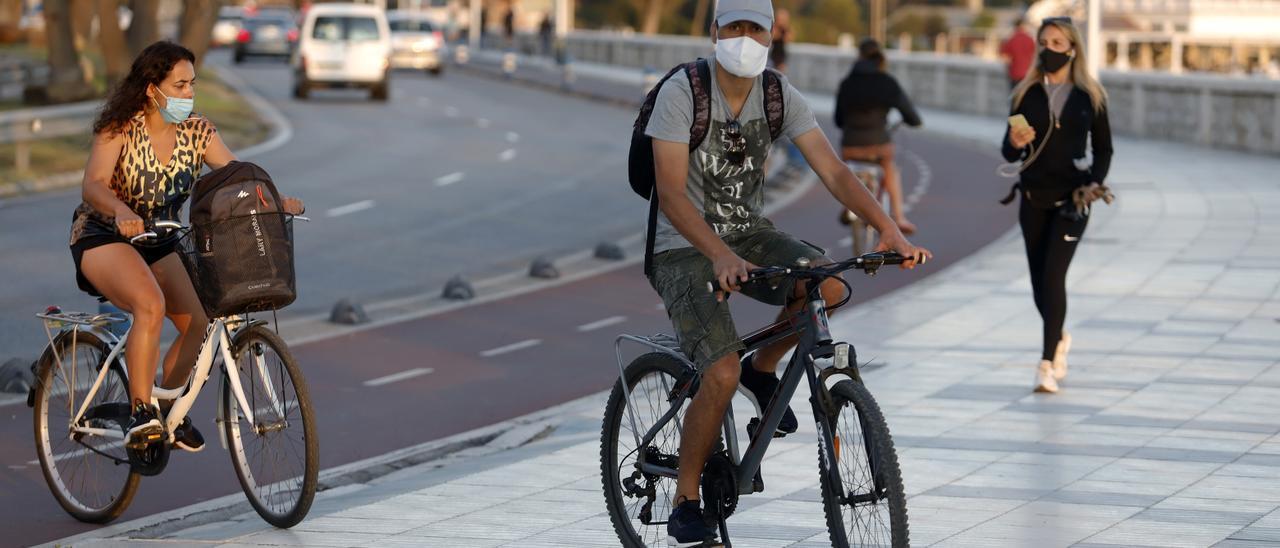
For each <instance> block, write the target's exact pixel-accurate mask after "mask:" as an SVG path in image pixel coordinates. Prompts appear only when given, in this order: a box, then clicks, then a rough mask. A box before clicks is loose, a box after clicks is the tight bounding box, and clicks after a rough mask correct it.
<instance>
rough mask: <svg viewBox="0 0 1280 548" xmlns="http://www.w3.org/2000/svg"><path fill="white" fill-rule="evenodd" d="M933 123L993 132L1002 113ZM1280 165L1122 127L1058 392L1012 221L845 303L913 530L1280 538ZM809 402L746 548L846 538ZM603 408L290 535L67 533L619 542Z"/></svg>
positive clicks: (401, 485) (738, 536)
mask: <svg viewBox="0 0 1280 548" xmlns="http://www.w3.org/2000/svg"><path fill="white" fill-rule="evenodd" d="M818 102H819V103H820V102H821V101H818ZM925 120H926V123H927V126H928V128H929V130H931V131H937V132H942V133H947V134H951V135H955V136H957V138H962V139H971V140H975V142H976V143H984V144H983V145H982V146H991V147H994V146H995V143H996V141H997V140H998V139H999V135H1000V131H1001V129H1000V125H999V124H1000V122H999V121H998V120H991V119H981V118H975V117H970V116H960V115H950V114H945V113H939V112H926V113H925ZM1278 170H1280V159H1276V158H1269V157H1261V156H1251V155H1245V154H1237V153H1231V152H1223V151H1211V150H1207V149H1200V148H1195V147H1189V146H1184V145H1177V144H1169V143H1154V142H1141V141H1133V140H1126V139H1120V140H1118V142H1117V143H1116V158H1115V162H1114V165H1113V167H1112V175H1111V178H1110V179H1111V183H1112V185H1113V186H1114V188H1115V189H1116V192H1117V194H1118V196H1119V200H1118V202H1117V203H1116V204H1114V205H1112V206H1110V207H1102V206H1100V207H1098V208H1097V209H1096V210H1095V215H1094V218H1093V219H1092V222H1091V225H1090V227H1089V229H1088V231H1087V232H1086V234H1085V239H1084V240H1083V244H1082V246H1081V247H1080V250H1079V253H1078V254H1077V258H1076V261H1075V263H1074V265H1073V267H1072V271H1071V276H1070V292H1071V301H1070V305H1071V311H1070V315H1069V318H1068V325H1069V328H1070V329H1071V331H1072V333H1073V335H1074V338H1075V346H1074V349H1073V351H1072V354H1071V372H1070V376H1069V377H1068V378H1067V379H1066V380H1065V381H1064V382H1063V390H1062V392H1061V393H1059V394H1056V395H1040V394H1032V393H1031V391H1030V389H1031V383H1032V374H1033V370H1034V366H1035V365H1036V363H1037V361H1038V353H1039V346H1040V343H1039V337H1040V319H1039V317H1038V315H1037V314H1036V311H1035V308H1034V306H1033V304H1032V302H1031V295H1030V286H1029V283H1028V280H1027V276H1026V264H1025V258H1024V256H1023V251H1022V247H1021V245H1022V244H1021V241H1020V237H1019V235H1018V234H1017V233H1016V232H1014V233H1010V234H1008V235H1006V236H1005V237H1003V238H1001V239H999V240H998V241H996V242H994V243H992V244H991V245H990V246H988V247H987V248H986V249H984V250H983V251H981V252H979V253H977V254H975V255H973V256H971V257H969V258H967V259H966V260H964V261H961V262H959V263H957V264H952V265H939V268H945V269H944V270H943V271H942V272H941V273H940V274H938V275H935V276H932V277H930V278H928V279H927V280H923V281H922V282H920V283H917V284H913V285H912V286H909V287H908V288H906V289H904V290H902V291H899V292H897V293H893V294H889V295H885V296H883V297H881V298H880V299H878V300H876V301H872V302H870V303H867V304H865V305H862V306H860V307H858V308H856V309H854V310H853V311H851V312H849V313H847V314H845V315H843V316H837V317H836V318H835V319H834V321H833V326H832V327H833V331H834V332H835V333H836V334H837V335H838V336H840V337H842V338H848V339H850V340H851V341H853V342H854V343H855V344H856V345H857V346H858V350H859V356H860V357H861V358H862V359H863V360H867V359H871V360H873V361H874V362H876V363H879V364H884V366H883V367H877V368H874V369H873V370H871V371H870V372H869V373H868V374H867V375H866V380H867V384H868V386H869V387H870V389H871V391H872V392H873V393H874V394H875V395H876V397H877V398H878V399H879V401H880V403H881V405H882V406H883V407H884V410H885V414H886V416H887V419H888V421H889V426H890V428H891V430H892V432H893V434H894V438H895V441H896V443H897V446H898V451H899V455H900V459H901V461H902V467H903V472H904V475H905V480H906V487H907V492H908V495H909V496H910V499H909V500H908V508H909V514H910V523H911V533H912V541H913V544H914V545H918V546H925V545H939V546H984V547H986V546H1035V547H1047V546H1087V547H1096V546H1214V545H1217V546H1242V547H1244V546H1247V547H1260V546H1271V545H1280V435H1278V433H1280V425H1278V424H1277V417H1278V416H1280V413H1278V412H1280V357H1278V355H1280V324H1278V323H1277V321H1278V320H1277V319H1278V318H1280V288H1278V283H1280V179H1277V177H1276V175H1275V174H1276V173H1277V171H1278ZM938 178H939V179H940V181H939V183H938V184H963V185H970V186H972V188H973V189H974V192H980V193H986V194H989V195H991V197H992V199H993V200H994V199H996V198H998V197H999V196H1001V195H1003V193H1004V191H1005V190H1006V188H1007V187H1006V186H1005V184H1004V183H1003V182H1001V181H999V180H997V179H996V178H995V176H994V174H993V176H992V179H991V180H984V181H946V180H945V174H939V176H938ZM1008 214H1009V215H1011V216H1012V215H1015V214H1016V212H1015V209H1014V208H1013V207H1010V208H1009V209H1008ZM932 266H933V265H930V267H932ZM881 275H882V276H897V275H912V274H909V273H899V272H887V271H886V272H883V273H882V274H881ZM855 282H856V278H855ZM855 289H856V285H855ZM609 342H610V341H608V340H605V339H602V340H601V344H608V343H609ZM801 390H802V391H803V390H804V389H803V388H802V389H801ZM806 397H807V395H805V394H800V395H798V396H797V398H796V400H795V401H796V402H797V403H798V405H796V407H795V409H796V411H797V412H799V414H801V415H802V417H801V425H802V427H801V431H800V433H798V434H796V435H793V436H789V437H787V438H785V439H782V440H777V443H775V444H774V445H773V448H772V449H771V454H770V455H769V458H768V459H766V461H765V465H764V474H765V483H766V491H765V492H764V493H761V494H757V495H753V496H749V497H745V498H743V499H742V504H741V505H740V509H739V512H738V514H736V515H735V516H734V517H733V518H731V520H730V527H731V530H732V532H733V534H734V537H733V540H734V544H735V546H740V547H775V546H814V547H816V546H828V545H829V542H828V541H827V537H826V531H825V525H824V520H823V514H822V508H821V505H820V499H819V491H818V482H817V471H816V466H815V464H816V462H815V461H816V446H815V443H814V441H815V439H816V438H815V435H814V429H813V426H812V421H811V420H806V419H807V418H808V417H807V412H808V409H807V406H806V405H803V403H802V402H803V399H804V398H806ZM736 405H739V406H740V407H739V412H740V413H746V412H747V410H746V409H745V408H744V407H741V406H742V405H743V402H741V401H739V402H737V404H736ZM603 407H604V401H603V395H598V396H595V397H592V398H587V399H584V400H580V401H578V402H574V403H571V404H569V405H567V406H564V407H563V408H562V412H561V413H559V414H558V415H557V416H556V417H555V418H554V419H553V420H550V421H549V422H547V423H545V425H546V426H545V429H544V430H542V431H540V432H539V435H537V436H532V437H531V438H530V439H532V440H534V441H531V442H529V443H526V444H523V445H521V446H519V447H517V448H514V449H510V450H507V451H499V452H490V453H488V454H484V455H480V456H469V455H467V454H465V452H463V453H459V454H456V455H455V456H453V457H450V458H449V459H446V460H445V461H443V462H433V463H427V464H423V465H420V466H418V467H413V468H406V469H404V470H401V471H399V472H396V473H394V474H391V475H388V476H384V477H382V478H380V479H378V480H375V481H371V482H368V483H363V484H353V485H349V486H346V487H342V488H338V489H333V490H330V491H326V492H323V493H321V495H320V496H319V497H318V499H317V504H316V507H315V508H314V509H313V511H312V514H311V517H310V518H309V519H308V520H307V521H305V522H303V523H302V524H300V525H298V526H297V527H295V528H294V529H292V530H289V531H281V530H273V529H270V528H269V527H268V526H266V525H265V524H264V523H263V522H262V521H261V520H259V519H258V518H257V517H256V515H254V514H252V512H248V513H245V514H242V515H239V516H237V517H235V518H233V519H230V520H227V521H223V522H218V523H214V524H209V525H203V526H199V527H195V528H191V529H181V524H180V523H178V524H174V523H168V524H160V525H157V524H156V523H155V522H154V521H152V522H136V523H134V524H128V523H126V524H121V525H120V526H118V527H113V528H112V529H111V531H114V532H113V533H111V534H114V535H117V536H115V537H113V538H108V539H90V538H80V539H75V541H74V542H72V543H71V544H74V545H79V546H113V545H132V544H134V543H136V542H137V541H138V540H140V539H157V538H159V539H161V540H160V541H161V542H172V543H175V544H184V545H185V544H194V543H200V544H209V545H227V546H264V545H289V546H294V545H297V546H301V545H308V546H442V547H468V546H477V547H479V546H520V547H539V546H548V547H549V546H556V547H563V546H601V547H604V546H617V545H618V542H617V539H616V537H615V536H614V534H613V532H612V528H611V526H610V524H609V519H608V516H607V515H606V514H605V512H604V502H603V498H602V496H601V487H600V477H599V456H598V451H599V445H598V444H599V442H598V438H599V426H600V417H601V415H602V412H603ZM142 525H151V526H154V527H152V528H151V529H139V528H138V526H142ZM62 544H64V545H65V544H67V542H66V541H63V542H62Z"/></svg>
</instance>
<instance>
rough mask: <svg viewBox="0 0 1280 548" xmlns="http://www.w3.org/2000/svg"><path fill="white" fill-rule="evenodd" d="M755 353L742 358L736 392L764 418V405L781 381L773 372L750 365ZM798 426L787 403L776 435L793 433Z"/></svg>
mask: <svg viewBox="0 0 1280 548" xmlns="http://www.w3.org/2000/svg"><path fill="white" fill-rule="evenodd" d="M755 357H756V355H755V354H750V355H748V356H747V357H746V358H743V359H742V373H741V375H740V376H739V377H738V392H741V393H742V395H744V396H746V397H747V399H748V400H751V404H752V405H754V406H756V416H757V417H760V418H764V406H765V405H766V404H768V403H769V400H770V399H772V398H773V393H774V392H777V391H778V386H779V385H780V384H782V383H780V382H778V377H776V376H774V375H773V373H761V372H759V371H756V368H755V367H752V362H754V361H755ZM798 428H800V421H799V420H797V419H796V414H795V413H794V412H792V411H791V406H790V405H787V412H786V413H783V414H782V422H780V423H778V435H779V436H785V435H787V434H794V433H795V431H796V429H798Z"/></svg>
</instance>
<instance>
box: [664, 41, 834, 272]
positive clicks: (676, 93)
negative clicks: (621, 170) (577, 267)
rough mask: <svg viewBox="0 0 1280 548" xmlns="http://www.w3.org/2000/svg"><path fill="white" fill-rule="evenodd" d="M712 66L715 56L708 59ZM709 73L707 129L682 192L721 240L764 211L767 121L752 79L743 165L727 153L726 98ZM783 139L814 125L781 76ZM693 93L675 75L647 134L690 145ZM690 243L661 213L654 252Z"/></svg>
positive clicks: (760, 81)
mask: <svg viewBox="0 0 1280 548" xmlns="http://www.w3.org/2000/svg"><path fill="white" fill-rule="evenodd" d="M710 61H711V62H713V63H714V62H715V59H714V58H711V59H710ZM712 67H713V70H712V71H711V127H710V129H709V130H708V131H707V136H706V138H705V139H703V140H702V144H701V145H699V146H698V149H697V150H696V151H694V153H692V154H690V155H689V177H688V179H687V180H686V192H687V194H688V196H689V200H690V201H692V202H693V205H694V207H696V208H697V209H698V211H700V212H701V213H702V215H703V218H704V219H705V220H706V221H707V224H708V225H710V226H711V228H712V230H715V231H716V234H718V235H719V236H720V237H721V238H724V237H725V236H726V235H728V234H730V233H733V232H740V231H744V230H747V229H749V228H751V227H753V226H755V225H756V223H758V222H759V221H760V219H761V218H762V217H761V211H763V209H764V161H765V158H767V157H768V156H769V148H770V147H769V144H770V140H769V121H768V119H766V118H765V114H764V76H759V77H756V81H755V84H754V85H752V87H751V93H750V95H749V96H748V97H747V102H746V104H745V105H744V106H743V107H742V112H741V113H739V115H738V124H739V126H740V127H741V131H742V136H743V137H744V138H745V139H746V154H745V158H744V161H743V162H742V165H741V166H738V165H736V164H734V163H732V162H731V161H730V160H729V159H728V158H726V154H725V144H726V140H727V137H726V135H725V127H726V124H727V123H728V121H729V120H730V119H732V116H730V113H729V111H728V108H727V107H726V101H725V98H724V94H723V93H722V92H721V91H720V86H719V84H718V83H717V82H716V76H715V74H716V71H715V70H714V67H715V65H712ZM782 104H783V113H784V114H783V116H784V119H783V123H782V136H783V137H786V138H788V139H794V138H796V137H799V136H801V135H803V134H805V133H807V132H808V131H809V130H812V129H813V128H816V127H818V121H817V120H815V119H814V117H813V111H812V110H810V108H809V103H808V101H806V100H805V99H804V97H803V96H801V95H800V92H799V91H796V89H795V88H794V87H792V86H791V83H790V82H788V81H787V80H786V79H785V78H783V80H782ZM693 110H694V109H693V94H692V93H691V91H690V89H689V77H688V76H686V75H685V74H684V72H683V71H680V72H677V73H676V74H675V75H674V76H672V77H671V79H670V80H667V82H666V83H665V84H663V86H662V89H661V90H659V91H658V99H657V102H656V103H655V104H654V107H653V114H652V115H651V116H650V118H649V125H648V127H647V129H646V130H645V134H647V135H648V136H650V137H652V138H654V139H660V140H663V141H672V142H676V143H685V144H688V143H689V127H690V126H692V125H693ZM690 245H691V244H690V243H689V241H688V240H686V239H685V238H684V236H682V235H680V233H679V232H678V231H677V230H676V228H675V226H673V225H672V224H671V221H670V220H668V219H667V216H666V215H665V214H663V213H662V212H661V211H659V212H658V222H657V232H656V234H655V237H654V245H653V252H654V253H659V252H662V251H667V250H671V249H680V248H685V247H690Z"/></svg>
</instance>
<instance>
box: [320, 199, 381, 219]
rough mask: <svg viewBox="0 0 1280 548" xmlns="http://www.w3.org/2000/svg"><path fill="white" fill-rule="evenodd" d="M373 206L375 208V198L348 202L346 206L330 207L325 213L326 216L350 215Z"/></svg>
mask: <svg viewBox="0 0 1280 548" xmlns="http://www.w3.org/2000/svg"><path fill="white" fill-rule="evenodd" d="M372 208H373V200H361V201H359V202H356V203H353V204H347V205H344V206H338V207H335V208H333V209H330V210H329V211H326V212H324V214H325V216H326V217H341V216H343V215H350V214H352V213H355V212H357V211H364V210H366V209H372Z"/></svg>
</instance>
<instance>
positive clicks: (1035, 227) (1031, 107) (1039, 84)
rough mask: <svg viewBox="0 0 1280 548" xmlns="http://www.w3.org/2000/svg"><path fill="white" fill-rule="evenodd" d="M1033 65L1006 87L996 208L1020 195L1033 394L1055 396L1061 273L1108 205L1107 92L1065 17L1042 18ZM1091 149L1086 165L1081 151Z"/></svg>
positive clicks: (1061, 372) (1067, 345)
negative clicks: (1014, 168) (1009, 173)
mask: <svg viewBox="0 0 1280 548" xmlns="http://www.w3.org/2000/svg"><path fill="white" fill-rule="evenodd" d="M1038 34H1039V36H1038V39H1039V42H1040V54H1039V63H1037V65H1036V66H1035V67H1034V68H1032V69H1031V71H1030V72H1029V73H1028V74H1027V76H1026V78H1025V79H1023V81H1022V83H1020V84H1018V87H1017V88H1015V89H1014V90H1013V104H1012V108H1011V109H1010V114H1012V115H1013V116H1012V117H1010V120H1009V129H1008V130H1007V131H1006V132H1005V138H1004V147H1003V152H1004V158H1005V159H1006V160H1008V161H1010V162H1021V163H1022V168H1021V174H1020V176H1019V181H1018V183H1017V184H1016V185H1014V188H1013V190H1012V191H1011V192H1010V194H1009V196H1006V197H1005V199H1004V200H1002V202H1003V203H1009V202H1012V201H1013V199H1014V193H1015V192H1016V193H1018V194H1021V195H1022V200H1021V204H1020V205H1019V208H1018V224H1019V226H1021V227H1022V240H1023V243H1024V244H1025V245H1026V251H1027V265H1028V267H1029V270H1030V272H1031V291H1032V296H1033V297H1034V299H1035V303H1036V309H1037V310H1039V311H1040V317H1041V318H1042V319H1043V320H1044V345H1043V347H1042V348H1041V354H1040V364H1039V366H1038V368H1037V369H1036V377H1035V387H1034V389H1035V391H1036V392H1049V393H1053V392H1057V391H1058V381H1060V380H1062V379H1063V378H1064V377H1066V376H1067V351H1068V350H1070V349H1071V335H1069V334H1068V333H1067V332H1066V331H1065V330H1064V329H1063V326H1064V324H1065V323H1066V318H1067V268H1068V267H1070V266H1071V258H1072V257H1073V256H1074V255H1075V252H1076V246H1078V245H1080V238H1081V237H1083V236H1084V229H1085V226H1087V225H1088V224H1089V204H1090V203H1091V202H1093V201H1094V200H1097V199H1099V198H1101V199H1103V200H1106V201H1107V202H1108V203H1109V202H1110V200H1111V194H1110V191H1109V190H1108V189H1107V187H1106V186H1104V184H1103V183H1104V182H1105V181H1106V178H1107V171H1108V170H1109V168H1110V167H1111V155H1112V149H1111V125H1110V122H1109V121H1108V119H1107V118H1108V117H1107V92H1106V90H1105V89H1103V87H1102V84H1100V83H1098V80H1096V79H1095V78H1094V77H1093V76H1092V75H1090V74H1089V71H1088V69H1086V68H1085V63H1084V59H1085V51H1084V42H1083V40H1081V38H1080V31H1079V30H1078V29H1077V28H1076V27H1075V25H1074V24H1072V22H1071V19H1070V18H1067V17H1053V18H1049V19H1045V20H1044V23H1043V25H1041V27H1040V32H1039V33H1038ZM1090 144H1092V147H1091V149H1092V151H1093V161H1092V162H1089V161H1088V160H1086V154H1085V151H1086V150H1088V149H1089V148H1090Z"/></svg>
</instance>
